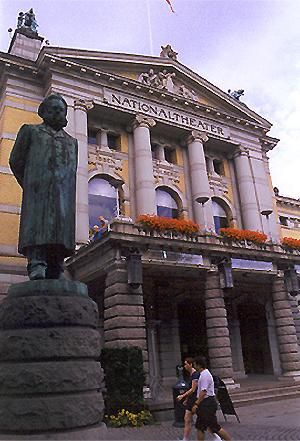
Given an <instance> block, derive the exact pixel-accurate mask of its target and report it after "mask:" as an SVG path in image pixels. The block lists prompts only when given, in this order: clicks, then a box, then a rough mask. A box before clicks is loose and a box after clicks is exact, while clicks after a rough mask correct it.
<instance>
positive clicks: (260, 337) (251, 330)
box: [238, 302, 273, 374]
mask: <svg viewBox="0 0 300 441" xmlns="http://www.w3.org/2000/svg"><path fill="white" fill-rule="evenodd" d="M238 315H239V321H240V332H241V341H242V351H243V359H244V366H245V373H246V374H273V368H272V359H271V353H270V346H269V338H268V329H267V319H266V312H265V307H264V306H263V305H261V304H259V303H250V302H248V303H243V304H241V305H239V307H238Z"/></svg>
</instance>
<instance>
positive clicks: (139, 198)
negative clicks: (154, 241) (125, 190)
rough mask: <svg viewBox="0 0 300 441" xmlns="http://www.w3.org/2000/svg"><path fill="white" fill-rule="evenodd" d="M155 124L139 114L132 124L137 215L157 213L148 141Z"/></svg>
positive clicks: (149, 142)
mask: <svg viewBox="0 0 300 441" xmlns="http://www.w3.org/2000/svg"><path fill="white" fill-rule="evenodd" d="M155 124H156V123H155V121H154V119H152V118H148V117H147V116H144V115H140V114H138V115H136V118H135V120H134V122H133V140H134V152H135V155H134V162H135V188H136V214H137V215H139V214H156V211H157V209H156V195H155V188H154V176H153V165H152V153H151V139H150V128H152V127H154V126H155Z"/></svg>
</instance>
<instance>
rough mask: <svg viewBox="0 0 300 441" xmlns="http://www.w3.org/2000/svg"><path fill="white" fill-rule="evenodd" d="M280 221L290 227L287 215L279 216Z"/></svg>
mask: <svg viewBox="0 0 300 441" xmlns="http://www.w3.org/2000/svg"><path fill="white" fill-rule="evenodd" d="M279 222H280V225H284V226H285V227H288V225H289V224H288V218H287V217H285V216H279Z"/></svg>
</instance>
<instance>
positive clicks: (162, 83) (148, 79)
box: [137, 69, 175, 92]
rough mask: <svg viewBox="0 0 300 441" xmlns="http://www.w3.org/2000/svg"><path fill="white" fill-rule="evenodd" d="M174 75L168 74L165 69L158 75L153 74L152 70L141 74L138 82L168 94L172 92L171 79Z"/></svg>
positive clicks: (172, 83)
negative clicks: (165, 91)
mask: <svg viewBox="0 0 300 441" xmlns="http://www.w3.org/2000/svg"><path fill="white" fill-rule="evenodd" d="M174 77H175V73H174V72H173V73H171V72H168V71H167V70H166V69H164V70H162V71H160V72H159V73H157V74H156V73H154V70H153V69H150V70H149V72H143V73H141V74H140V75H139V76H138V79H137V80H138V81H139V82H140V83H142V84H145V85H146V86H149V87H155V88H156V89H160V90H167V91H168V92H173V91H174V82H173V78H174Z"/></svg>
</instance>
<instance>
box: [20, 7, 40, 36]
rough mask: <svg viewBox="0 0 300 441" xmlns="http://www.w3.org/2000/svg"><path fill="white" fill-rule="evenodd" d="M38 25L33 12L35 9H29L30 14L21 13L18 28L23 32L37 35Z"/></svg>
mask: <svg viewBox="0 0 300 441" xmlns="http://www.w3.org/2000/svg"><path fill="white" fill-rule="evenodd" d="M38 26H39V25H38V24H37V21H36V18H35V13H34V12H33V8H31V9H29V11H28V12H25V14H24V12H19V15H18V21H17V28H18V29H22V30H23V31H27V32H29V33H31V34H37V33H38V32H37V28H38Z"/></svg>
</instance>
